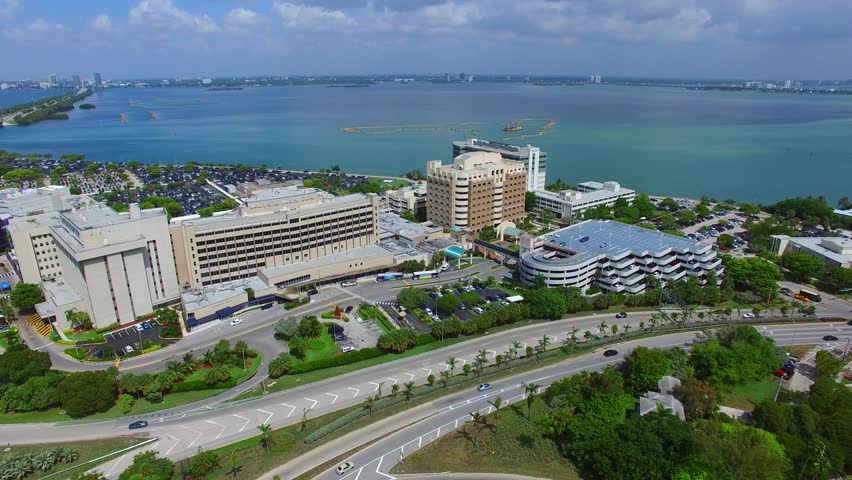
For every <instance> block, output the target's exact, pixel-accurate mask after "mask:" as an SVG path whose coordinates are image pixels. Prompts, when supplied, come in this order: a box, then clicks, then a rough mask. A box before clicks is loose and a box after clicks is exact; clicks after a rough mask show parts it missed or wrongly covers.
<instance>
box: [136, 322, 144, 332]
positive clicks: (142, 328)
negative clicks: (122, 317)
mask: <svg viewBox="0 0 852 480" xmlns="http://www.w3.org/2000/svg"><path fill="white" fill-rule="evenodd" d="M136 330H139V331H140V332H141V331H142V330H145V327H143V326H142V324H141V323H137V324H136Z"/></svg>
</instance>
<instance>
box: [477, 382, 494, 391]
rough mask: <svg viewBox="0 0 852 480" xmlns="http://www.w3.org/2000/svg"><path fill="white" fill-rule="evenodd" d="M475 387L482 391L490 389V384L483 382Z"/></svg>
mask: <svg viewBox="0 0 852 480" xmlns="http://www.w3.org/2000/svg"><path fill="white" fill-rule="evenodd" d="M476 389H477V390H478V391H480V392H484V391H486V390H491V384H490V383H483V384H482V385H480V386H478V387H476Z"/></svg>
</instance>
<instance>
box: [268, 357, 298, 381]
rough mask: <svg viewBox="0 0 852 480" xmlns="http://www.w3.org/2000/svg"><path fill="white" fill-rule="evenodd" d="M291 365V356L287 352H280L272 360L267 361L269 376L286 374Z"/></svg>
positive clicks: (274, 376) (275, 376) (276, 376)
mask: <svg viewBox="0 0 852 480" xmlns="http://www.w3.org/2000/svg"><path fill="white" fill-rule="evenodd" d="M292 366H293V357H292V356H291V355H290V354H289V353H285V352H282V353H280V354H278V356H277V357H275V359H274V360H272V361H271V362H269V376H270V377H272V378H278V377H280V376H282V375H286V374H287V372H289V371H290V368H292Z"/></svg>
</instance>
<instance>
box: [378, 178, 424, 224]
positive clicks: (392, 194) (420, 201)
mask: <svg viewBox="0 0 852 480" xmlns="http://www.w3.org/2000/svg"><path fill="white" fill-rule="evenodd" d="M426 192H427V189H426V184H425V183H418V184H417V185H412V186H409V187H405V188H400V189H398V190H389V191H388V192H386V193H385V201H386V202H387V208H388V210H390V211H391V212H393V213H396V214H400V213H402V212H404V211H406V210H407V211H409V212H411V213H413V214H414V215H415V216H423V217H425V214H426V198H427V197H426Z"/></svg>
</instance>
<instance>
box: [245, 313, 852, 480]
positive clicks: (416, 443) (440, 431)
mask: <svg viewBox="0 0 852 480" xmlns="http://www.w3.org/2000/svg"><path fill="white" fill-rule="evenodd" d="M758 329H759V330H760V331H761V332H762V333H763V334H764V335H767V336H769V337H771V338H773V339H775V341H776V342H777V343H778V344H781V345H791V344H820V343H826V342H824V341H823V340H822V337H823V336H824V335H829V334H830V335H834V336H836V337H838V341H837V342H831V343H834V344H836V346H838V347H840V348H845V347H846V342H847V340H850V339H852V327H849V326H847V325H845V324H843V325H842V326H839V325H838V326H834V325H832V326H829V325H827V324H822V325H820V324H811V325H802V326H792V325H783V326H782V325H772V326H766V327H758ZM694 340H695V335H694V333H679V334H673V335H665V336H660V337H653V338H647V339H641V340H636V341H630V342H626V343H623V344H620V345H618V346H612V347H608V348H614V349H617V350H618V352H619V354H618V355H616V356H614V357H609V358H607V357H604V356H603V355H602V351H603V349H600V350H598V351H596V352H594V353H591V354H588V355H583V356H580V357H576V358H574V359H571V360H567V361H565V362H562V363H560V364H558V365H553V366H550V367H545V368H543V369H539V370H536V371H533V372H528V373H524V374H520V375H515V376H513V377H511V378H507V379H504V380H502V381H497V382H493V389H492V390H490V391H487V392H485V393H480V392H477V391H476V390H471V391H468V392H463V393H459V394H457V395H450V396H447V397H444V398H441V399H440V400H438V401H436V402H433V404H432V407H433V409H434V412H432V413H433V414H431V415H429V416H428V417H426V418H424V419H423V420H420V421H418V422H416V423H414V424H413V425H410V426H408V427H405V428H403V429H402V430H399V431H397V432H396V433H393V434H391V435H389V436H386V437H384V438H381V439H380V440H378V441H377V442H375V443H373V444H371V445H369V446H368V447H366V448H364V449H363V450H361V451H359V452H357V453H355V454H354V455H352V456H351V457H348V458H346V460H347V461H350V462H352V463H353V464H354V465H355V470H353V471H352V472H351V473H349V474H347V475H345V476H342V477H341V476H340V475H337V473H336V472H335V471H334V468H331V469H329V470H328V471H326V472H323V473H322V474H320V475H318V476H317V477H314V478H316V479H318V480H330V479H341V478H342V479H344V480H346V479H348V480H387V479H394V478H396V477H394V476H393V475H391V474H390V471H391V469H393V467H394V466H396V465H397V464H398V463H400V461H404V459H405V457H407V456H408V455H411V454H412V453H414V452H415V451H417V450H418V449H420V448H423V447H425V446H426V445H428V444H429V443H431V442H434V441H435V440H436V439H438V438H440V437H441V436H443V435H447V434H449V433H452V432H454V431H456V430H457V429H459V428H460V427H461V426H462V425H463V424H464V423H466V422H468V421H469V420H470V413H473V412H480V413H482V414H489V413H492V411H493V407H492V406H491V405H490V404H489V403H488V401H489V400H490V401H493V400H494V398H495V397H496V396H498V395H499V396H501V397H502V399H503V401H504V402H505V403H507V404H511V403H515V402H519V401H522V400H524V399H525V393H524V387H525V385H526V384H536V385H539V386H540V387H541V390H543V389H546V388H547V387H548V386H549V385H550V384H551V383H553V382H555V381H557V380H560V379H562V378H564V377H566V376H570V375H572V374H575V373H578V372H580V371H583V370H586V371H596V370H601V369H603V368H604V367H606V366H607V365H613V364H617V363H619V362H621V361H622V360H623V359H624V356H625V355H627V354H629V353H630V351H631V350H632V349H633V348H635V347H637V346H646V347H652V348H671V347H678V346H680V347H688V346H689V345H690V344H691V342H692V341H694ZM541 390H540V391H541ZM424 416H425V415H424ZM375 438H379V437H373V438H370V437H368V436H364V435H360V436H359V432H353V433H352V434H349V435H346V436H345V437H343V438H340V439H339V440H340V442H339V443H340V445H341V446H340V448H339V449H338V450H337V451H331V452H324V453H325V455H324V456H323V457H322V458H313V459H310V461H308V462H305V461H301V462H291V463H293V464H294V465H293V466H296V464H298V467H299V468H297V469H294V470H288V465H285V466H283V467H282V468H280V469H277V470H275V471H274V472H270V474H269V475H266V476H264V477H262V478H268V477H271V474H273V473H274V474H278V475H280V476H281V477H282V478H295V477H296V476H298V475H299V474H302V473H304V472H305V471H307V470H308V468H305V467H306V466H308V465H310V468H313V467H315V466H318V465H321V464H322V463H325V462H327V461H329V460H332V459H334V458H335V457H337V456H339V455H344V454H345V453H346V452H347V451H348V450H350V449H352V448H353V447H355V446H358V445H363V444H364V443H366V442H369V441H372V440H374V439H375ZM297 460H298V459H297Z"/></svg>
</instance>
